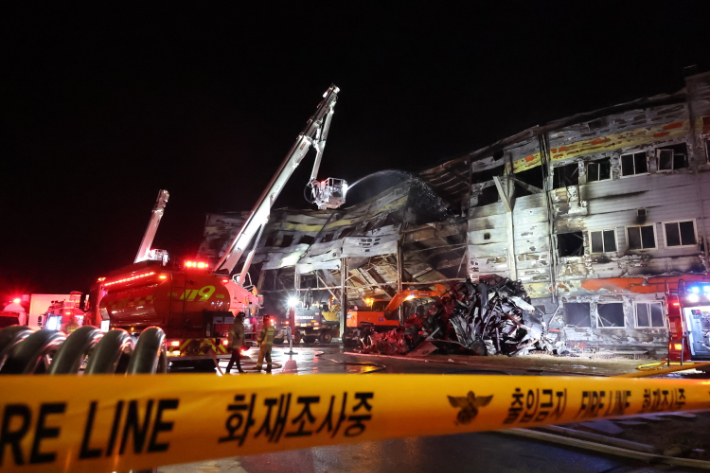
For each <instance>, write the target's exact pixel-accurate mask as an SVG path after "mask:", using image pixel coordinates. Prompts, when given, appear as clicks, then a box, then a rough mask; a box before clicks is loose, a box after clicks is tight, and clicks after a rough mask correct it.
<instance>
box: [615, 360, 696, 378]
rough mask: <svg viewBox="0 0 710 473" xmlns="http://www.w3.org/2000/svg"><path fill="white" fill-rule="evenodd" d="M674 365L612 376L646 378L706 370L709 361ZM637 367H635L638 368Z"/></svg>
mask: <svg viewBox="0 0 710 473" xmlns="http://www.w3.org/2000/svg"><path fill="white" fill-rule="evenodd" d="M663 364H664V365H665V363H663ZM675 365H676V366H671V367H670V368H656V369H652V370H641V371H635V372H633V373H624V374H618V375H616V376H614V378H647V377H650V376H659V375H662V374H670V373H677V372H679V371H688V370H701V371H703V370H706V369H708V368H709V365H710V362H708V363H684V364H683V365H682V366H681V365H680V363H675ZM639 368H640V367H637V368H636V369H639Z"/></svg>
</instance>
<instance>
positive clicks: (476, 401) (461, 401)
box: [447, 391, 493, 424]
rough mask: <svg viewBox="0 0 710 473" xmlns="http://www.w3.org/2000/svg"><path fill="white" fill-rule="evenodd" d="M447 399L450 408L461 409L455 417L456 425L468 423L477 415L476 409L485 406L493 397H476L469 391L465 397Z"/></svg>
mask: <svg viewBox="0 0 710 473" xmlns="http://www.w3.org/2000/svg"><path fill="white" fill-rule="evenodd" d="M447 397H448V398H449V403H451V407H454V408H461V410H460V411H459V413H458V414H457V415H456V420H457V422H456V423H457V424H468V423H470V422H471V421H472V420H473V419H474V418H475V417H476V416H477V415H478V408H479V407H485V406H487V405H488V404H489V403H490V402H491V399H493V395H490V396H479V397H476V395H475V394H474V393H473V391H469V392H468V394H467V395H466V396H465V397H454V396H447Z"/></svg>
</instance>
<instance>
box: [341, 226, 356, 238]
mask: <svg viewBox="0 0 710 473" xmlns="http://www.w3.org/2000/svg"><path fill="white" fill-rule="evenodd" d="M354 231H355V227H348V228H346V229H345V230H343V231H342V232H340V236H339V237H338V238H345V237H346V236H350V234H351V233H352V232H354Z"/></svg>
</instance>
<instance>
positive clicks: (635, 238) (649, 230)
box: [626, 225, 656, 250]
mask: <svg viewBox="0 0 710 473" xmlns="http://www.w3.org/2000/svg"><path fill="white" fill-rule="evenodd" d="M626 233H627V236H628V241H629V249H630V250H648V249H654V248H656V235H655V233H654V232H653V225H642V226H639V227H629V228H627V231H626Z"/></svg>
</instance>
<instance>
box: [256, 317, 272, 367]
mask: <svg viewBox="0 0 710 473" xmlns="http://www.w3.org/2000/svg"><path fill="white" fill-rule="evenodd" d="M274 332H275V329H274V327H273V326H272V325H271V317H270V316H268V315H265V316H264V328H263V329H261V333H260V334H259V339H258V340H257V341H258V342H259V359H258V360H257V362H256V370H257V371H261V365H262V363H263V362H264V358H266V372H267V373H271V347H272V346H273V345H274Z"/></svg>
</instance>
